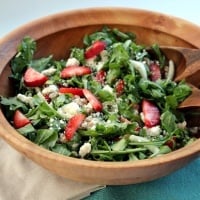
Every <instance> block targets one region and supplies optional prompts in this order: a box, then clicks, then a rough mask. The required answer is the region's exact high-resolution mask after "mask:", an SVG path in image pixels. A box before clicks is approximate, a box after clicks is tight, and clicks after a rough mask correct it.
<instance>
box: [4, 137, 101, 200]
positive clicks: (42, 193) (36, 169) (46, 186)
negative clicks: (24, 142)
mask: <svg viewBox="0 0 200 200" xmlns="http://www.w3.org/2000/svg"><path fill="white" fill-rule="evenodd" d="M101 188H103V186H99V185H92V184H84V183H78V182H74V181H71V180H68V179H65V178H62V177H59V176H56V175H55V174H53V173H51V172H49V171H47V170H45V169H43V168H42V167H40V166H38V165H37V164H35V163H33V162H32V161H31V160H29V159H27V158H25V157H24V156H23V155H21V154H20V153H18V152H17V151H16V150H14V149H13V148H12V147H10V146H9V145H8V144H6V143H5V142H4V141H3V140H1V139H0V199H2V200H27V199H28V200H68V199H70V200H72V199H82V198H84V197H86V196H88V195H90V193H91V192H93V191H96V190H98V189H101Z"/></svg>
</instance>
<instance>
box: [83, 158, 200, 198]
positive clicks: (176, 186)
mask: <svg viewBox="0 0 200 200" xmlns="http://www.w3.org/2000/svg"><path fill="white" fill-rule="evenodd" d="M129 199H130V200H199V199H200V158H198V159H196V160H194V161H193V162H191V163H190V164H188V165H187V166H185V167H184V168H182V169H180V170H178V171H176V172H174V173H172V174H170V175H168V176H166V177H163V178H160V179H157V180H154V181H151V182H147V183H140V184H133V185H126V186H107V187H106V188H105V189H102V190H100V191H98V192H95V193H93V194H92V195H91V196H90V197H87V198H85V199H84V200H129Z"/></svg>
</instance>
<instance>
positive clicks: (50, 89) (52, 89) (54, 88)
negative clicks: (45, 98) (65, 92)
mask: <svg viewBox="0 0 200 200" xmlns="http://www.w3.org/2000/svg"><path fill="white" fill-rule="evenodd" d="M57 91H58V87H57V86H56V85H49V86H48V87H45V88H44V89H43V90H42V94H43V95H46V94H50V93H52V92H57Z"/></svg>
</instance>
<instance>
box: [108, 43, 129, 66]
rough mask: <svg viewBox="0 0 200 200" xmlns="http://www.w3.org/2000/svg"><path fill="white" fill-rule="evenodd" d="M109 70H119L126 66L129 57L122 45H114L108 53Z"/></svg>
mask: <svg viewBox="0 0 200 200" xmlns="http://www.w3.org/2000/svg"><path fill="white" fill-rule="evenodd" d="M110 55H111V57H110V61H109V68H121V67H123V66H127V65H128V61H129V55H128V52H127V51H126V49H125V48H124V46H123V43H115V44H114V45H113V46H112V49H111V52H110Z"/></svg>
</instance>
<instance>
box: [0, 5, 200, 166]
mask: <svg viewBox="0 0 200 200" xmlns="http://www.w3.org/2000/svg"><path fill="white" fill-rule="evenodd" d="M105 10H106V11H107V12H109V11H111V12H120V13H121V14H124V13H129V14H131V12H134V14H136V15H138V14H139V13H141V12H144V13H145V14H147V15H149V16H152V15H154V16H156V17H157V20H158V21H157V26H156V30H159V31H162V32H165V33H168V31H167V30H164V28H163V26H161V25H160V24H159V19H163V18H164V19H165V22H164V23H172V22H176V21H178V22H179V25H180V26H184V28H185V30H186V34H182V35H180V38H181V39H182V40H184V41H188V40H189V41H190V43H191V44H192V45H193V46H194V47H196V48H200V37H199V40H198V41H196V40H195V41H193V37H191V32H192V34H194V35H197V34H198V35H199V34H200V28H199V27H198V26H197V25H195V24H192V23H191V22H188V21H186V20H184V19H181V18H178V17H174V16H170V15H166V14H162V13H159V12H154V11H149V10H144V9H135V8H125V7H124V8H119V7H98V8H84V9H76V10H71V11H64V12H59V13H56V14H51V15H48V16H45V17H42V18H39V19H36V20H33V21H31V22H28V23H26V24H24V25H22V26H20V27H19V28H16V29H15V30H13V31H12V32H10V33H9V34H7V35H6V36H4V37H3V38H1V39H0V52H1V51H2V50H3V48H4V47H6V45H7V43H8V42H9V41H12V44H10V46H9V48H12V49H13V51H12V52H11V53H10V55H9V56H8V57H9V58H10V57H12V56H13V55H14V54H15V51H14V47H16V44H18V42H19V40H20V39H21V38H22V37H21V36H22V35H24V34H25V33H28V30H29V29H31V30H33V29H35V28H36V30H37V27H38V26H40V25H39V24H43V23H44V24H45V25H47V24H48V22H49V21H51V20H53V21H54V22H55V23H56V20H58V19H59V18H61V19H62V18H66V17H69V16H70V17H72V18H73V17H76V14H77V12H78V13H81V14H82V15H83V16H85V15H87V14H88V12H90V13H91V14H94V13H96V12H97V13H98V12H102V11H105ZM121 14H120V15H121ZM95 22H96V21H95ZM123 22H124V24H126V22H125V21H123ZM93 24H94V21H93V20H92V19H91V20H90V24H89V25H93ZM95 24H96V23H95ZM113 24H114V23H113ZM127 24H130V23H128V22H127ZM85 25H86V24H76V25H73V24H72V23H70V24H66V23H64V24H63V25H61V26H60V27H59V31H62V30H65V29H67V28H75V27H77V26H85ZM87 25H88V24H87ZM135 25H137V24H135ZM145 28H149V29H152V27H150V25H149V27H148V26H147V27H145ZM154 29H155V28H154ZM51 31H52V29H51V27H49V28H48V34H52V32H51ZM195 31H196V32H195ZM189 33H190V35H189ZM168 34H169V33H168ZM170 34H171V35H173V34H174V33H173V32H172V33H170ZM32 35H33V36H34V38H35V39H36V40H38V39H40V38H42V37H44V33H43V34H41V35H38V34H37V32H36V31H33V34H30V36H32ZM45 36H46V32H45ZM1 57H3V55H1V54H0V58H1ZM7 62H8V60H6V59H5V60H3V62H2V63H4V65H3V66H5V64H7ZM0 63H1V61H0ZM1 72H2V68H1V69H0V73H1ZM6 132H9V134H5V133H6ZM0 136H1V137H2V138H3V139H4V140H6V141H7V142H8V143H9V144H11V146H14V147H15V148H16V149H18V144H19V143H20V144H21V145H22V147H23V154H25V155H26V156H28V152H32V153H34V154H37V155H38V156H40V157H47V155H48V158H49V159H51V160H55V161H57V162H58V160H62V162H66V163H69V164H77V165H80V166H91V164H92V167H95V168H101V167H105V168H113V169H114V168H118V167H120V168H121V169H122V168H134V167H145V166H153V165H157V164H158V163H160V164H162V163H169V162H171V161H173V160H177V159H182V158H184V157H187V156H189V155H193V157H197V156H200V148H199V147H198V146H200V139H198V140H197V141H195V142H194V143H192V144H190V145H188V146H185V147H183V148H181V149H179V150H176V151H173V152H171V153H168V154H166V155H162V156H160V157H156V158H152V159H146V160H138V161H134V162H126V161H123V162H112V161H106V162H105V161H91V160H85V159H80V158H72V157H67V156H64V155H61V154H57V153H54V152H51V151H49V150H46V149H44V148H42V147H40V146H38V145H36V144H34V143H32V142H31V141H29V140H28V139H26V138H25V137H24V136H22V135H20V134H19V133H18V132H17V131H16V130H15V129H14V128H13V127H12V126H11V125H10V124H9V122H8V121H7V120H6V118H5V116H4V114H3V113H2V112H0ZM12 136H14V138H12ZM191 149H192V150H191Z"/></svg>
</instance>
